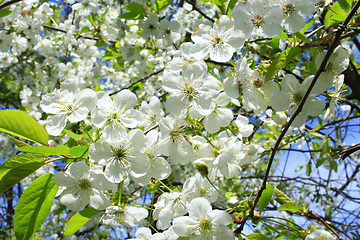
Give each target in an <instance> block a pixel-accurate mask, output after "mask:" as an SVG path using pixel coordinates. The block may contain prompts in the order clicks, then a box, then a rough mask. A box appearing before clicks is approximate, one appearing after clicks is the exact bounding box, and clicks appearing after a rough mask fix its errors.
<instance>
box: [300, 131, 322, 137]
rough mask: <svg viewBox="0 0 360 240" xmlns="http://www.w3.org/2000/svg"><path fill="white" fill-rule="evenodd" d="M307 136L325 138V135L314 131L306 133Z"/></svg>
mask: <svg viewBox="0 0 360 240" xmlns="http://www.w3.org/2000/svg"><path fill="white" fill-rule="evenodd" d="M305 134H306V135H310V136H314V137H321V138H323V137H325V136H324V135H322V134H320V133H318V132H314V131H308V132H305Z"/></svg>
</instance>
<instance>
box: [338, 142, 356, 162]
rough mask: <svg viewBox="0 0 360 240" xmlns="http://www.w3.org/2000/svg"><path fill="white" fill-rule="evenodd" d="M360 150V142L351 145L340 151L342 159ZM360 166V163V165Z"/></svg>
mask: <svg viewBox="0 0 360 240" xmlns="http://www.w3.org/2000/svg"><path fill="white" fill-rule="evenodd" d="M359 150H360V143H358V144H356V145H355V146H351V147H349V148H346V149H344V150H342V151H341V152H340V155H341V160H344V159H345V158H346V157H348V156H349V155H350V154H352V153H354V152H356V151H359ZM358 166H360V165H358Z"/></svg>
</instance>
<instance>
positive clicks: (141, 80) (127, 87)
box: [109, 68, 165, 96]
mask: <svg viewBox="0 0 360 240" xmlns="http://www.w3.org/2000/svg"><path fill="white" fill-rule="evenodd" d="M164 69H165V68H163V69H160V70H159V71H156V72H154V73H152V74H150V75H148V76H146V77H143V78H140V79H139V80H137V81H136V82H133V83H132V84H130V85H129V86H126V87H123V88H121V89H120V90H117V91H115V92H113V93H110V94H109V96H112V95H115V94H117V93H119V92H120V91H121V90H124V89H129V88H131V87H132V86H134V85H135V84H137V83H139V82H143V81H145V80H146V79H148V78H150V77H152V76H154V75H157V74H159V73H161V72H162V71H164Z"/></svg>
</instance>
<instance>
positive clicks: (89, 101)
mask: <svg viewBox="0 0 360 240" xmlns="http://www.w3.org/2000/svg"><path fill="white" fill-rule="evenodd" d="M97 101H98V100H97V97H96V93H95V92H94V91H93V90H91V89H84V90H82V91H75V92H69V91H68V90H55V91H54V92H52V93H47V94H45V95H43V97H42V100H41V102H40V107H41V109H42V110H43V111H44V112H46V113H50V114H54V115H51V116H49V117H48V118H47V125H46V130H47V131H48V133H50V134H51V135H54V136H57V135H59V134H60V133H61V132H62V130H63V129H64V127H65V125H66V122H67V120H69V121H70V122H71V123H75V122H79V121H82V120H84V119H85V118H86V117H87V116H88V114H89V112H90V111H91V110H92V109H93V108H94V107H95V106H96V103H97Z"/></svg>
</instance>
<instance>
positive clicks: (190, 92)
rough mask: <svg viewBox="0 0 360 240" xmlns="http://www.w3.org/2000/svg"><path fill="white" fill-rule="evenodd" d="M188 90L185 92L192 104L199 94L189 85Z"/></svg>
mask: <svg viewBox="0 0 360 240" xmlns="http://www.w3.org/2000/svg"><path fill="white" fill-rule="evenodd" d="M185 87H186V89H185V90H184V91H183V92H184V93H185V95H186V97H187V98H188V99H189V100H190V102H191V101H192V100H193V99H194V97H195V95H196V94H197V92H196V90H195V88H194V87H193V86H191V85H190V84H189V83H186V84H185Z"/></svg>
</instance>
